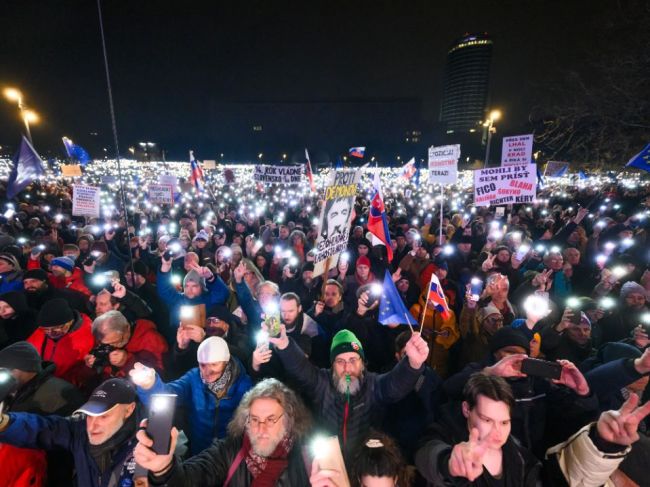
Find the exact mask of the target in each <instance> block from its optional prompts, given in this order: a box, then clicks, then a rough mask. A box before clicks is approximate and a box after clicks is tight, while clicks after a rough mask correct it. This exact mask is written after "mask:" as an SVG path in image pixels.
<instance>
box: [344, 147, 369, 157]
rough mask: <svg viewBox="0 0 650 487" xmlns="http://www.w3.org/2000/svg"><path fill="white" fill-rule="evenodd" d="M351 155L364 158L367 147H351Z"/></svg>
mask: <svg viewBox="0 0 650 487" xmlns="http://www.w3.org/2000/svg"><path fill="white" fill-rule="evenodd" d="M348 152H349V154H350V156H352V157H359V158H360V159H363V155H364V154H365V153H366V148H365V147H350V150H349V151H348Z"/></svg>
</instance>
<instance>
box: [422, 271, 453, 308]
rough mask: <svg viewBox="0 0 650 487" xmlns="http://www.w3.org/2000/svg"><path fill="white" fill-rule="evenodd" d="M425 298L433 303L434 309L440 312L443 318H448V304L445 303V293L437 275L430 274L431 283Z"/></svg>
mask: <svg viewBox="0 0 650 487" xmlns="http://www.w3.org/2000/svg"><path fill="white" fill-rule="evenodd" d="M427 300H429V301H431V302H432V303H433V307H434V308H435V309H436V311H438V312H440V314H441V315H442V317H443V319H445V320H446V319H448V318H449V317H450V315H451V313H450V311H449V306H448V305H447V298H446V297H445V293H444V291H443V290H442V285H441V284H440V280H439V279H438V276H436V275H435V273H434V274H431V283H430V284H429V293H428V295H427Z"/></svg>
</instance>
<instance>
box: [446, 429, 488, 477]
mask: <svg viewBox="0 0 650 487" xmlns="http://www.w3.org/2000/svg"><path fill="white" fill-rule="evenodd" d="M486 452H487V446H486V445H484V444H483V442H482V441H481V440H480V438H479V431H478V429H476V428H472V430H471V431H470V433H469V440H467V441H464V442H462V443H458V444H457V445H454V448H453V450H452V451H451V456H450V457H449V473H450V474H451V475H452V476H454V477H465V478H466V479H467V480H469V481H470V482H473V481H474V480H476V479H477V478H479V477H480V476H481V475H483V457H484V456H485V453H486Z"/></svg>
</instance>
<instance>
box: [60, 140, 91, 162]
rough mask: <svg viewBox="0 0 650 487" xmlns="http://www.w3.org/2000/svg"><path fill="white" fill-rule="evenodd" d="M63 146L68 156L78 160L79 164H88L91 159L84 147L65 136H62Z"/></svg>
mask: <svg viewBox="0 0 650 487" xmlns="http://www.w3.org/2000/svg"><path fill="white" fill-rule="evenodd" d="M62 140H63V147H65V152H66V154H68V157H69V158H70V159H72V160H74V161H78V162H79V164H80V165H82V166H85V165H86V164H88V163H89V162H90V161H91V159H90V156H89V155H88V152H86V149H84V148H83V147H81V146H80V145H77V144H75V143H74V142H72V140H70V139H68V138H67V137H63V138H62Z"/></svg>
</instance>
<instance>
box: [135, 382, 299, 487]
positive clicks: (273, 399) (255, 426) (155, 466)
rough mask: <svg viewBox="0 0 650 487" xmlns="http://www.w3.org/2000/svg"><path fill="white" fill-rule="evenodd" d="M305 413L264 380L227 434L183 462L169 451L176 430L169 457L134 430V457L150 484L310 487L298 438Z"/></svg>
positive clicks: (243, 404)
mask: <svg viewBox="0 0 650 487" xmlns="http://www.w3.org/2000/svg"><path fill="white" fill-rule="evenodd" d="M308 429H309V415H308V413H307V410H306V409H305V406H304V405H303V404H302V403H301V401H300V399H298V397H297V396H296V394H295V393H294V392H293V391H292V390H291V389H289V388H288V387H286V386H285V385H284V384H282V383H281V382H279V381H277V380H275V379H266V380H263V381H262V382H260V383H259V384H257V385H256V386H255V387H254V388H253V389H251V390H250V391H248V392H247V393H246V394H245V395H244V397H243V398H242V401H241V403H240V404H239V407H238V408H237V411H236V412H235V415H234V417H233V420H232V421H231V422H230V424H229V425H228V436H227V437H226V438H224V439H222V440H219V441H216V442H214V443H213V444H212V445H211V446H210V447H208V448H207V449H205V450H204V451H203V452H201V453H200V454H198V455H196V456H194V457H192V458H190V459H189V460H187V461H185V462H181V461H180V460H179V459H178V458H175V457H174V454H173V451H174V447H175V445H176V439H177V437H178V431H176V429H175V428H174V429H172V444H171V450H170V451H171V453H170V454H168V455H156V454H155V453H154V452H153V451H152V450H151V449H150V447H151V445H152V444H153V442H152V440H151V438H149V437H148V436H147V434H146V433H145V432H144V431H140V432H138V435H137V438H138V441H139V443H138V445H137V446H136V449H135V459H136V461H137V462H138V464H139V465H141V466H142V467H144V468H146V469H148V470H149V485H165V486H167V487H180V486H185V485H197V486H199V485H200V486H202V487H213V486H214V487H216V486H222V485H230V486H232V487H235V486H246V485H253V484H254V485H286V486H307V485H309V473H308V472H307V471H306V469H305V462H304V460H303V457H302V444H301V442H302V440H303V438H304V436H305V435H306V433H307V432H308Z"/></svg>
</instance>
